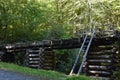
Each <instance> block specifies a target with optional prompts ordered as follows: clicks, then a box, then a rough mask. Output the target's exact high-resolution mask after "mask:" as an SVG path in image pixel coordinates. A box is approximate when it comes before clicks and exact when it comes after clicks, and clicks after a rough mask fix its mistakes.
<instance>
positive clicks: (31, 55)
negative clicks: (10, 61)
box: [29, 54, 40, 57]
mask: <svg viewBox="0 0 120 80" xmlns="http://www.w3.org/2000/svg"><path fill="white" fill-rule="evenodd" d="M29 56H30V57H34V56H38V57H39V56H40V55H39V54H29Z"/></svg>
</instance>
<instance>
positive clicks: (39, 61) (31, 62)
mask: <svg viewBox="0 0 120 80" xmlns="http://www.w3.org/2000/svg"><path fill="white" fill-rule="evenodd" d="M39 62H40V61H29V63H33V64H34V63H37V64H39Z"/></svg>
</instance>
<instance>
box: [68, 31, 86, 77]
mask: <svg viewBox="0 0 120 80" xmlns="http://www.w3.org/2000/svg"><path fill="white" fill-rule="evenodd" d="M87 37H88V33H87V32H86V36H85V38H84V41H83V43H82V46H81V48H80V49H79V52H78V55H77V57H76V60H75V62H74V65H73V67H72V69H71V72H70V74H69V75H71V74H72V73H73V71H74V69H75V66H76V64H77V62H78V59H79V56H80V53H81V51H82V49H83V46H84V44H85V42H86V39H87Z"/></svg>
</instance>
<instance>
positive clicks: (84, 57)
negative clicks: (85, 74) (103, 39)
mask: <svg viewBox="0 0 120 80" xmlns="http://www.w3.org/2000/svg"><path fill="white" fill-rule="evenodd" d="M95 32H96V30H95V29H94V30H93V33H92V36H91V38H90V42H89V44H88V46H87V49H86V51H85V54H84V56H83V60H82V63H81V65H80V68H79V70H78V73H77V75H79V74H80V72H81V70H82V67H83V64H84V61H85V60H86V56H87V53H88V50H89V48H90V45H91V42H92V40H93V37H94V34H95Z"/></svg>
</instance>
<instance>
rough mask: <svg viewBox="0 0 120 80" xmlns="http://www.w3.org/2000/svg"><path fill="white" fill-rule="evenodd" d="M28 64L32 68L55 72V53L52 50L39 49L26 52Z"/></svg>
mask: <svg viewBox="0 0 120 80" xmlns="http://www.w3.org/2000/svg"><path fill="white" fill-rule="evenodd" d="M26 53H27V54H26V60H25V61H26V64H27V66H28V67H31V68H38V69H45V70H54V68H55V52H54V51H53V50H52V49H44V50H43V49H38V50H31V49H28V50H27V51H26Z"/></svg>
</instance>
